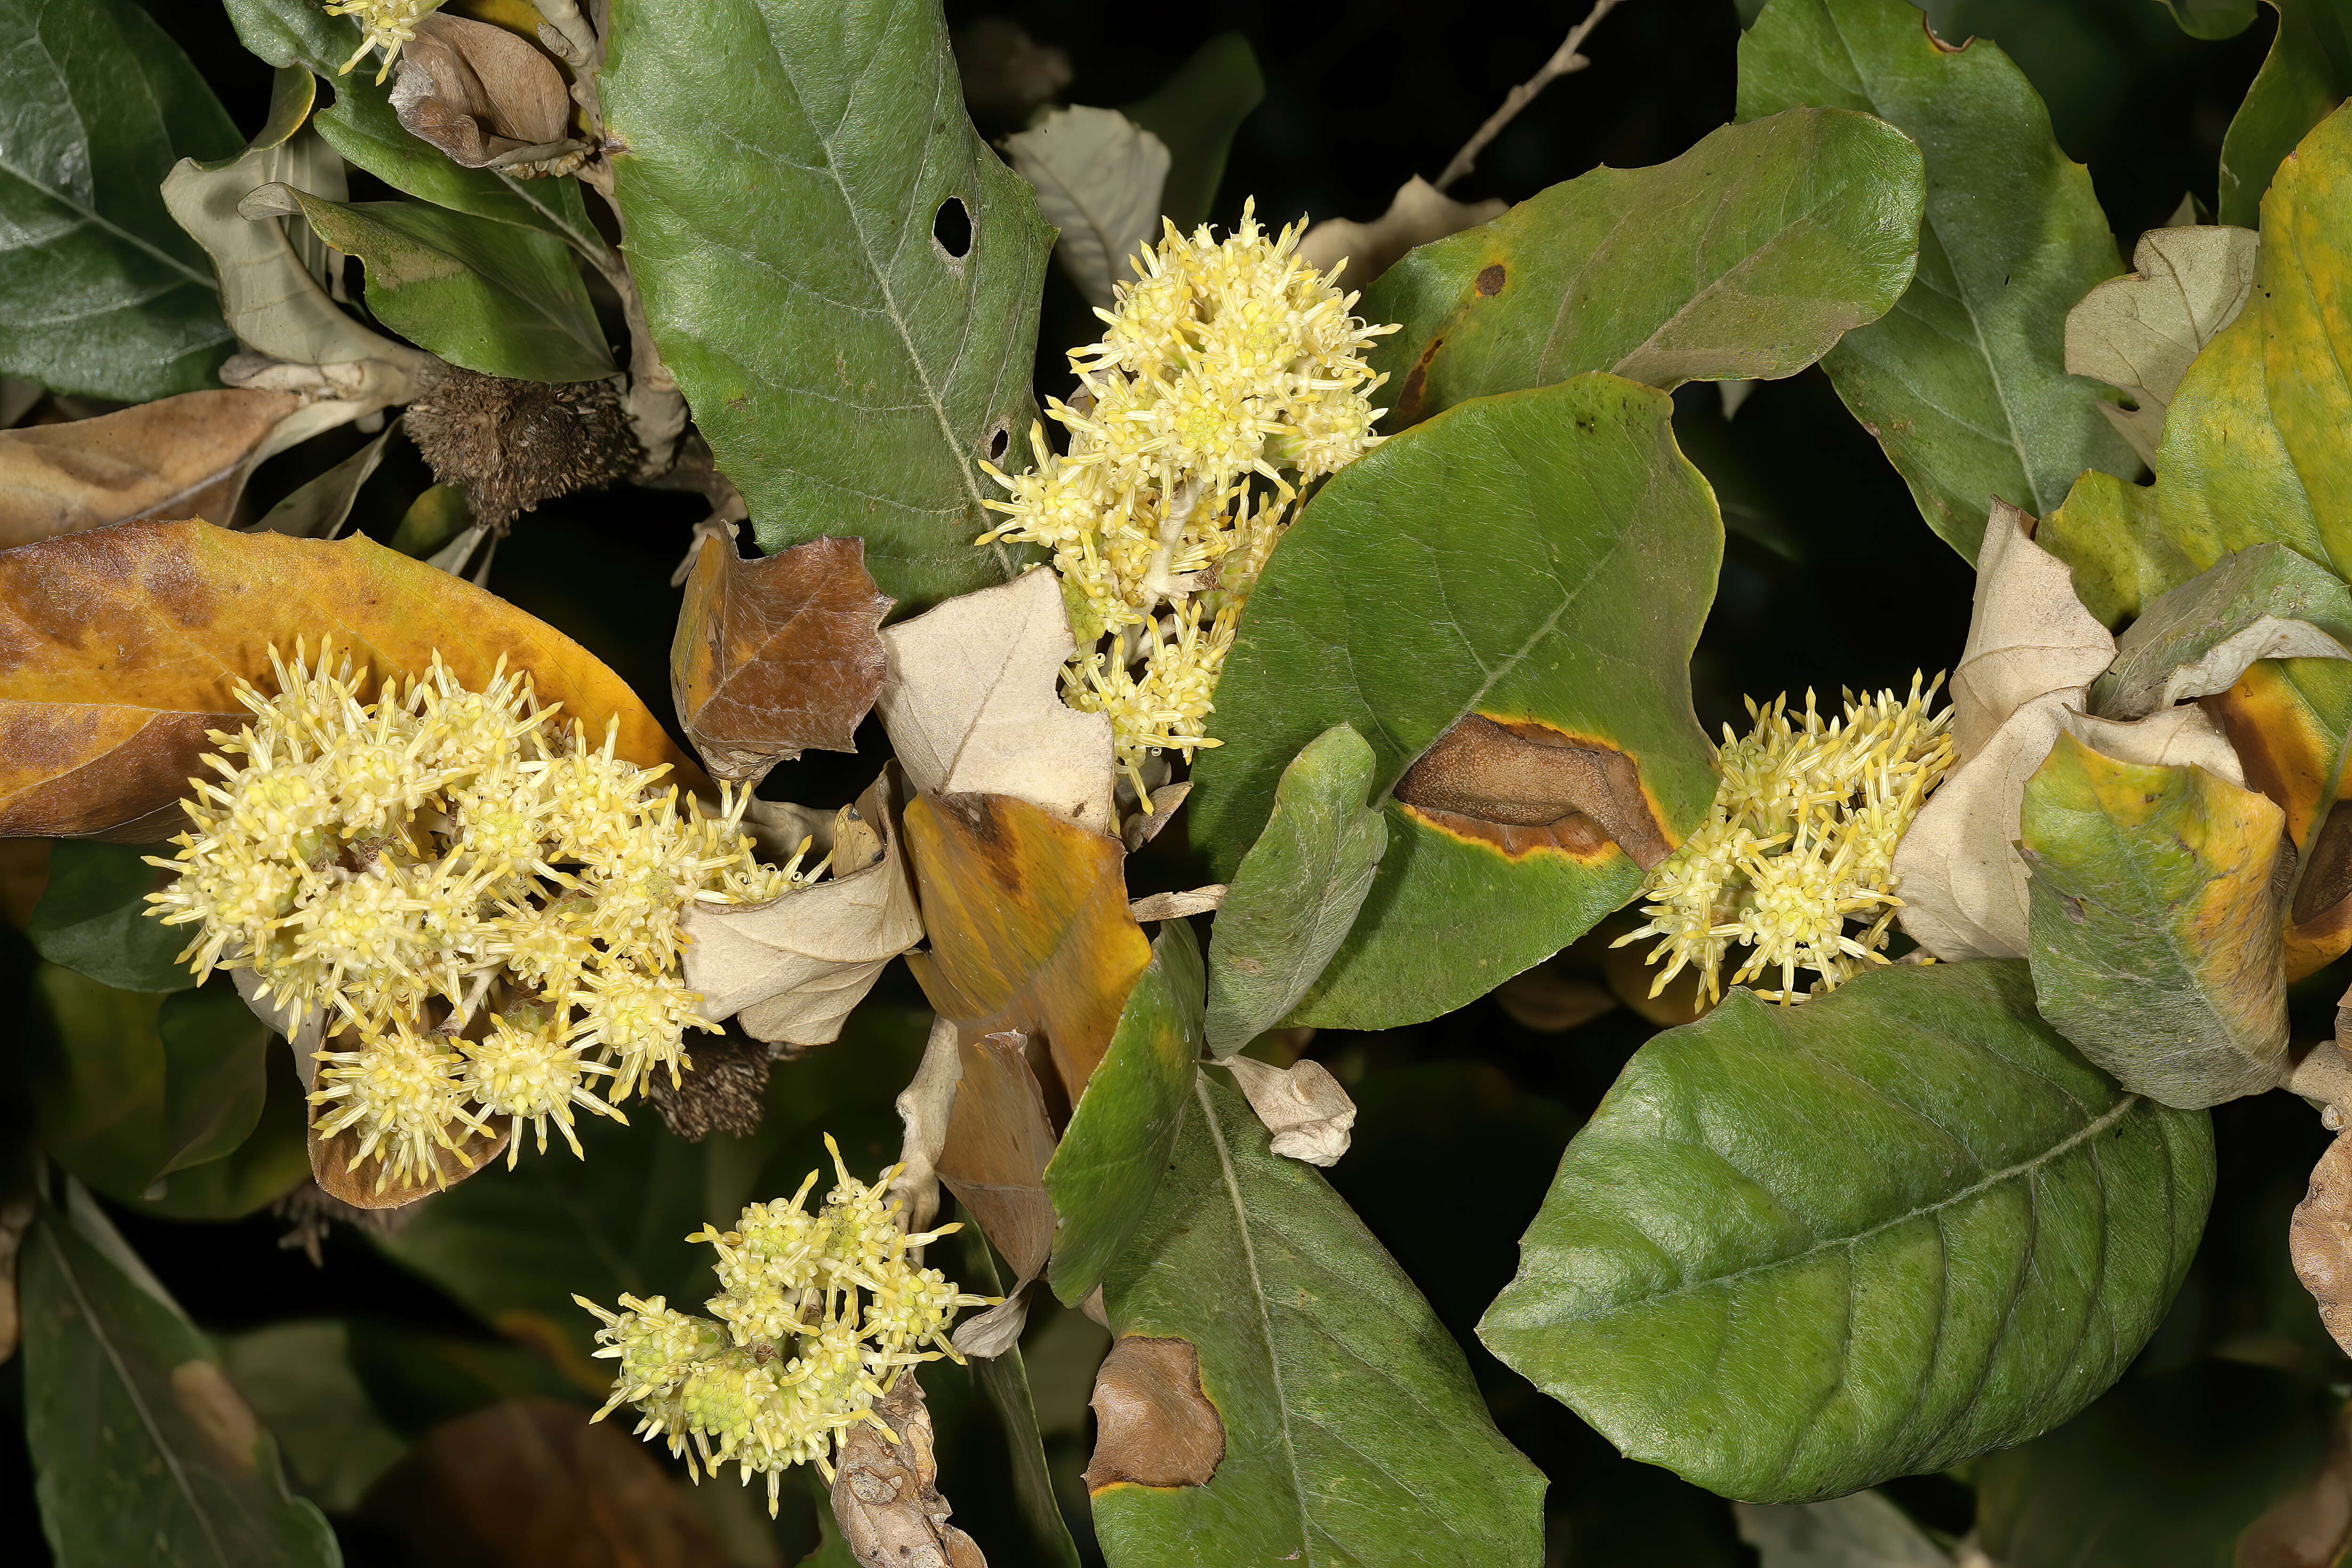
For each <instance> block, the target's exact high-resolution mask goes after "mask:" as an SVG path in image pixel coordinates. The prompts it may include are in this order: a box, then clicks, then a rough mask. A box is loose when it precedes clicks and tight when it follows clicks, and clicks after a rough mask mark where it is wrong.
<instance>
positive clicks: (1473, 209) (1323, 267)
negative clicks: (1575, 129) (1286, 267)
mask: <svg viewBox="0 0 2352 1568" xmlns="http://www.w3.org/2000/svg"><path fill="white" fill-rule="evenodd" d="M1508 205H1510V204H1509V203H1507V202H1505V201H1502V200H1499V199H1496V198H1491V197H1490V198H1489V199H1487V200H1486V201H1483V202H1457V201H1455V200H1454V198H1453V197H1451V196H1448V195H1445V194H1444V192H1442V191H1440V190H1439V189H1438V188H1437V187H1436V186H1434V185H1433V184H1430V183H1429V182H1428V181H1427V180H1424V179H1423V178H1422V177H1421V176H1420V175H1419V174H1415V175H1414V176H1413V177H1412V179H1410V180H1407V181H1406V182H1405V183H1404V184H1402V185H1399V186H1398V187H1397V194H1396V195H1394V196H1393V197H1391V198H1390V201H1389V210H1388V211H1386V212H1384V213H1382V214H1381V216H1378V217H1376V218H1374V219H1373V220H1372V221H1371V222H1370V223H1358V222H1356V221H1355V220H1354V219H1353V218H1344V217H1327V218H1325V219H1324V220H1323V221H1322V222H1321V223H1318V224H1317V225H1315V226H1313V227H1312V228H1309V229H1308V230H1307V232H1306V233H1305V234H1304V235H1301V236H1300V237H1299V240H1298V259H1299V260H1301V261H1303V262H1305V263H1306V264H1307V266H1309V267H1312V268H1316V269H1317V270H1318V271H1320V272H1327V273H1328V272H1329V271H1330V270H1331V269H1332V268H1335V267H1337V266H1339V264H1340V263H1341V262H1343V261H1344V262H1346V263H1347V268H1348V269H1347V272H1346V274H1345V276H1346V278H1347V284H1346V287H1348V288H1349V289H1361V288H1363V287H1364V286H1365V285H1366V284H1368V283H1370V282H1371V280H1372V279H1375V278H1378V277H1379V276H1380V275H1381V273H1383V272H1386V271H1387V270H1388V269H1389V268H1391V267H1394V266H1395V265H1396V264H1397V262H1398V261H1399V260H1400V259H1402V257H1403V256H1404V253H1405V252H1406V251H1408V250H1411V249H1412V247H1414V246H1416V245H1427V244H1428V243H1429V242H1430V241H1431V240H1433V239H1444V237H1446V236H1447V235H1449V234H1460V233H1461V232H1462V231H1463V230H1464V229H1465V228H1475V227H1477V226H1479V225H1480V224H1482V223H1492V222H1494V221H1495V220H1496V218H1498V217H1500V216H1503V209H1504V208H1505V207H1507V206H1508Z"/></svg>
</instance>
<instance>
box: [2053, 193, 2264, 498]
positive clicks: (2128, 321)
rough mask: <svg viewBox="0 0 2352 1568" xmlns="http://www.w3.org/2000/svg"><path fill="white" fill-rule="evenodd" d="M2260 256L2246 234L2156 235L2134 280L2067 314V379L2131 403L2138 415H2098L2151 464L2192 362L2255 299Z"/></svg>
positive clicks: (2147, 242)
mask: <svg viewBox="0 0 2352 1568" xmlns="http://www.w3.org/2000/svg"><path fill="white" fill-rule="evenodd" d="M2261 247H2262V237H2261V236H2260V235H2258V234H2256V233H2255V232H2254V231H2253V230H2252V229H2250V228H2227V227H2186V228H2158V229H2150V230H2149V231H2148V232H2147V233H2146V234H2144V235H2142V236H2140V240H2139V244H2138V245H2137V247H2134V248H2133V250H2132V267H2133V270H2132V271H2131V272H2130V273H2128V274H2126V276H2124V277H2121V278H2114V279H2108V280H2107V281H2106V282H2105V283H2102V284H2100V285H2099V286H2098V287H2097V288H2095V289H2092V290H2091V291H2090V292H2089V293H2088V294H2085V295H2084V296H2083V300H2082V303H2080V304H2078V305H2076V306H2075V307H2074V309H2073V310H2069V311H2067V312H2066V371H2067V374H2070V375H2087V376H2091V377H2093V378H2095V379H2096V380H2099V381H2104V382H2105V383H2106V384H2108V385H2110V386H2113V387H2116V388H2117V389H2118V390H2120V391H2122V392H2125V393H2127V394H2129V395H2130V396H2131V399H2132V401H2133V402H2135V403H2137V404H2138V405H2139V407H2138V408H2137V410H2126V409H2122V408H2118V407H2116V405H2114V404H2112V403H2106V402H2104V401H2103V402H2102V403H2101V404H2100V405H2099V411H2100V412H2101V413H2103V414H2105V416H2107V417H2108V418H2109V419H2112V420H2113V421H2115V426H2116V429H2118V430H2120V431H2122V432H2123V437H2124V439H2125V440H2126V441H2129V442H2130V443H2131V444H2132V448H2133V450H2135V451H2137V453H2138V454H2139V455H2140V456H2141V457H2142V458H2145V459H2146V460H2147V462H2148V463H2150V464H2151V465H2152V464H2154V463H2155V461H2156V450H2157V447H2158V446H2159V445H2160V444H2161V443H2162V442H2163V440H2164V415H2165V410H2166V409H2167V408H2168V407H2169V406H2170V405H2171V403H2172V397H2173V394H2175V393H2176V392H2179V390H2180V378H2181V377H2182V376H2183V375H2184V374H2187V373H2188V370H2189V361H2191V360H2193V359H2195V358H2196V357H2197V353H2198V351H2199V350H2200V349H2202V348H2203V347H2204V346H2205V345H2206V344H2207V343H2209V342H2212V341H2213V339H2214V337H2215V335H2216V334H2218V333H2219V332H2220V331H2221V329H2222V328H2224V327H2226V326H2228V325H2229V324H2230V323H2231V321H2235V320H2237V318H2238V312H2239V310H2242V309H2243V308H2244V306H2245V303H2246V297H2247V296H2248V295H2249V294H2251V293H2252V291H2253V287H2254V258H2255V254H2256V252H2258V251H2259V250H2260V249H2261Z"/></svg>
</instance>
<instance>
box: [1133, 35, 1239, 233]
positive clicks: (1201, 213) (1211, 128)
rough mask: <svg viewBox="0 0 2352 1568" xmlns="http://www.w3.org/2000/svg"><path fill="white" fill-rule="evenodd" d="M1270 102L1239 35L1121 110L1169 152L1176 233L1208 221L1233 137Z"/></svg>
mask: <svg viewBox="0 0 2352 1568" xmlns="http://www.w3.org/2000/svg"><path fill="white" fill-rule="evenodd" d="M1264 99H1265V73H1263V72H1262V71H1260V70H1259V69H1258V68H1257V55H1256V53H1255V51H1253V50H1252V49H1251V48H1250V46H1249V40H1248V39H1247V38H1245V37H1243V36H1242V35H1241V34H1239V33H1219V34H1218V35H1217V36H1216V37H1213V38H1211V39H1210V40H1209V41H1208V42H1207V43H1205V44H1202V46H1201V47H1199V48H1197V49H1195V50H1193V51H1192V58H1190V59H1188V60H1186V61H1185V62H1184V63H1183V64H1182V65H1181V66H1178V67H1177V68H1176V73H1175V74H1174V75H1173V76H1171V77H1170V78H1169V79H1167V80H1166V81H1163V82H1161V83H1160V86H1159V88H1158V89H1156V90H1154V91H1153V93H1152V94H1151V96H1150V97H1149V98H1146V99H1141V100H1138V101H1136V102H1134V103H1130V104H1129V105H1128V106H1127V107H1126V108H1124V109H1122V110H1119V112H1120V113H1121V114H1124V115H1126V116H1127V117H1128V118H1129V120H1132V121H1135V122H1136V123H1137V124H1138V125H1140V126H1142V127H1143V128H1144V129H1145V130H1146V131H1149V132H1151V133H1152V134H1153V135H1154V136H1157V137H1159V138H1160V142H1161V143H1162V144H1163V145H1164V146H1166V147H1167V149H1168V159H1169V162H1168V181H1167V184H1163V185H1162V186H1160V211H1161V213H1163V214H1165V215H1166V216H1167V218H1168V220H1169V221H1170V222H1171V223H1173V224H1174V225H1175V226H1177V227H1178V228H1180V229H1182V230H1184V231H1185V232H1186V233H1188V234H1189V233H1190V232H1192V227H1193V226H1194V225H1196V224H1199V223H1200V222H1202V220H1203V219H1205V218H1206V217H1207V216H1209V209H1210V206H1211V205H1212V204H1213V203H1214V202H1215V201H1216V199H1217V186H1218V184H1220V183H1221V182H1222V181H1223V179H1224V175H1225V156H1226V154H1227V153H1230V152H1232V151H1233V145H1234V132H1236V131H1238V130H1240V129H1241V124H1242V121H1244V120H1247V119H1248V118H1249V116H1250V110H1254V109H1255V108H1256V107H1257V106H1258V104H1259V102H1260V101H1262V100H1264ZM1269 216H1270V215H1269ZM1154 239H1155V240H1156V239H1157V236H1154Z"/></svg>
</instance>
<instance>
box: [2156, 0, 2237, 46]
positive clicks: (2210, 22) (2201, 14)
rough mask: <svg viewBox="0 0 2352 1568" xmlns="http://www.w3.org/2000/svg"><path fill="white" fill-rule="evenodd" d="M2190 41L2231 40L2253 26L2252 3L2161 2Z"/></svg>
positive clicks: (2222, 0)
mask: <svg viewBox="0 0 2352 1568" xmlns="http://www.w3.org/2000/svg"><path fill="white" fill-rule="evenodd" d="M2164 8H2165V9H2166V10H2168V11H2169V12H2171V13H2172V19H2173V20H2174V21H2176V22H2178V23H2179V24H2180V30H2181V31H2182V32H2184V33H2186V34H2188V35H2189V37H2192V38H2210V39H2218V38H2234V37H2237V36H2238V35H2239V34H2240V33H2242V32H2244V31H2245V30H2246V29H2247V28H2248V27H2251V26H2253V25H2254V0H2164Z"/></svg>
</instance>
